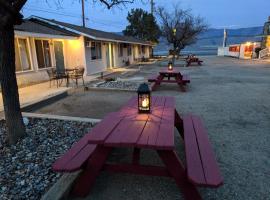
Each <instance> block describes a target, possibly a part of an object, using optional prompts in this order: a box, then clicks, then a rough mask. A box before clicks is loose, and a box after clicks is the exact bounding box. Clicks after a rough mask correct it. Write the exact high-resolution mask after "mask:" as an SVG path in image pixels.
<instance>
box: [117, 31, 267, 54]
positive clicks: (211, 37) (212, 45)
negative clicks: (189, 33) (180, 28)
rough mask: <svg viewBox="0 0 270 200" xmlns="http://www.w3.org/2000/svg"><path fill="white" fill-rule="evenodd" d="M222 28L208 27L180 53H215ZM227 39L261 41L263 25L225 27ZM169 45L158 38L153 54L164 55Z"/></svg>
mask: <svg viewBox="0 0 270 200" xmlns="http://www.w3.org/2000/svg"><path fill="white" fill-rule="evenodd" d="M223 32H224V30H223V29H213V28H212V29H209V30H207V31H206V32H204V33H202V34H201V35H200V36H199V37H198V41H197V43H196V44H193V45H191V46H188V47H186V48H185V49H184V50H183V51H182V53H183V54H189V53H194V54H197V55H209V54H210V55H216V54H217V48H218V47H219V46H222V43H223ZM227 32H228V40H227V44H228V45H230V44H239V43H243V42H247V41H250V42H255V41H261V37H260V35H261V34H262V32H263V27H262V26H259V27H249V28H239V29H227ZM116 34H120V35H122V34H123V33H122V32H117V33H116ZM169 49H170V46H169V45H168V44H167V41H166V39H165V38H160V42H159V44H158V45H157V46H156V47H155V48H154V54H156V55H166V54H168V50H169Z"/></svg>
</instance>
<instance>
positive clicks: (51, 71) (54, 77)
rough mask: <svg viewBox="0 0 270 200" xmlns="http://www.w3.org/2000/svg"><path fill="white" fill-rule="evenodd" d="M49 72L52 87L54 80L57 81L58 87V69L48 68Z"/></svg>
mask: <svg viewBox="0 0 270 200" xmlns="http://www.w3.org/2000/svg"><path fill="white" fill-rule="evenodd" d="M46 71H47V74H48V76H49V80H50V87H51V86H52V81H56V87H58V78H57V74H56V69H55V68H52V69H47V70H46Z"/></svg>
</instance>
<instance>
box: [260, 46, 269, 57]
mask: <svg viewBox="0 0 270 200" xmlns="http://www.w3.org/2000/svg"><path fill="white" fill-rule="evenodd" d="M269 55H270V48H269V47H267V48H265V49H263V50H261V51H260V52H259V59H261V58H264V57H266V56H269Z"/></svg>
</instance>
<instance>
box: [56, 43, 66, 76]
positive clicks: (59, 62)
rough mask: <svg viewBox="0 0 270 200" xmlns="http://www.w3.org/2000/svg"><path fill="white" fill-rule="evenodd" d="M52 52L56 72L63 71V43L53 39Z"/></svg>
mask: <svg viewBox="0 0 270 200" xmlns="http://www.w3.org/2000/svg"><path fill="white" fill-rule="evenodd" d="M54 54H55V62H56V70H57V71H58V72H63V71H65V64H64V54H63V43H62V42H61V41H54Z"/></svg>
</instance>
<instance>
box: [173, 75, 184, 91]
mask: <svg viewBox="0 0 270 200" xmlns="http://www.w3.org/2000/svg"><path fill="white" fill-rule="evenodd" d="M175 80H176V81H177V83H178V85H179V87H180V89H181V91H182V92H185V91H186V89H185V87H184V83H183V81H182V77H181V75H180V74H178V75H177V76H175Z"/></svg>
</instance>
